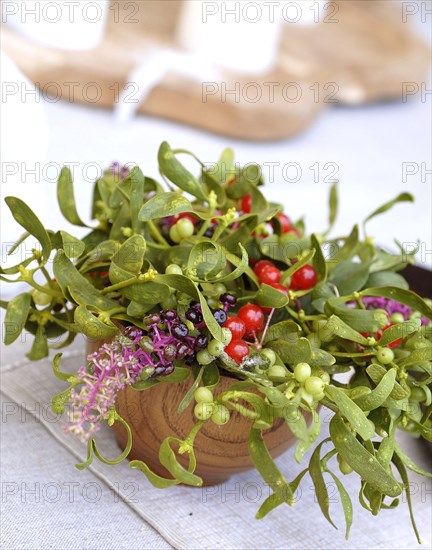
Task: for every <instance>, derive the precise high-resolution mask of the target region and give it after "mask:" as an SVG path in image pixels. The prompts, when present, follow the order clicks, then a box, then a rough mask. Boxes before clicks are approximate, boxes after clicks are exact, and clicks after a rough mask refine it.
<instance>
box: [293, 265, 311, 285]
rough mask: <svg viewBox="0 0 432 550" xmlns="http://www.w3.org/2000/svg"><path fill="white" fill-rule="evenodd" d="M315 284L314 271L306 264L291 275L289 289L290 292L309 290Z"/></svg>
mask: <svg viewBox="0 0 432 550" xmlns="http://www.w3.org/2000/svg"><path fill="white" fill-rule="evenodd" d="M316 282H317V273H316V271H315V269H314V268H313V267H312V266H311V265H310V264H306V265H304V266H303V267H301V268H300V269H299V270H297V271H296V272H295V273H294V274H293V276H292V277H291V286H290V288H291V289H292V290H309V289H310V288H312V287H313V286H315V284H316Z"/></svg>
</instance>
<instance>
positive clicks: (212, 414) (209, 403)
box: [194, 387, 230, 426]
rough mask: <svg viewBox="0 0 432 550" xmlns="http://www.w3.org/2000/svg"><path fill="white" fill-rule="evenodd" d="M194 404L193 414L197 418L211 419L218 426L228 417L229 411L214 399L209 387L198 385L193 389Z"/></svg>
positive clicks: (226, 420) (225, 421) (224, 422)
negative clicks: (198, 386)
mask: <svg viewBox="0 0 432 550" xmlns="http://www.w3.org/2000/svg"><path fill="white" fill-rule="evenodd" d="M194 398H195V401H196V405H195V408H194V414H195V416H196V418H197V419H198V420H208V419H209V418H211V420H212V421H213V422H214V423H215V424H217V425H218V426H223V425H224V424H226V423H227V422H228V421H229V419H230V412H229V410H228V409H227V408H226V407H225V405H222V404H220V403H216V402H215V401H214V397H213V393H212V391H211V390H210V389H209V388H206V387H200V388H197V389H196V390H195V393H194Z"/></svg>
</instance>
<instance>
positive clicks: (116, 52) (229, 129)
mask: <svg viewBox="0 0 432 550" xmlns="http://www.w3.org/2000/svg"><path fill="white" fill-rule="evenodd" d="M131 4H135V5H137V6H138V7H139V10H138V11H137V12H136V13H134V14H133V15H131V9H130V7H127V6H129V5H131ZM330 4H331V8H330V9H329V10H328V12H326V13H325V14H324V15H325V17H326V19H324V22H322V23H320V24H317V25H313V26H311V27H304V26H300V25H295V24H289V23H287V24H286V25H285V29H284V33H283V38H282V43H281V47H280V54H279V59H278V62H277V66H276V68H275V70H274V71H273V72H272V73H270V74H267V75H264V76H262V77H259V78H257V77H256V76H253V77H249V78H248V77H247V76H246V77H245V76H242V77H240V76H239V75H236V74H232V73H226V74H225V75H224V82H225V84H224V86H225V88H226V89H227V90H235V89H238V90H239V93H238V95H237V97H236V94H227V95H224V94H223V86H222V85H221V84H217V87H216V89H217V91H216V92H215V93H214V94H212V95H204V97H203V85H204V83H199V82H196V81H192V80H189V79H188V78H185V77H180V76H178V75H175V74H173V73H172V74H168V75H167V76H166V77H165V78H164V79H163V80H162V82H161V83H160V84H159V85H158V86H157V87H156V88H154V90H153V91H152V92H151V94H150V95H149V97H148V98H147V99H146V101H145V102H143V103H142V104H140V105H139V108H138V111H139V112H140V113H144V114H147V115H151V116H157V117H162V118H167V119H170V120H174V121H177V122H181V123H185V124H188V125H192V126H196V127H198V128H202V129H205V130H209V131H212V132H216V133H219V134H224V135H228V136H231V137H235V138H241V139H249V140H274V139H280V138H286V137H289V136H292V135H294V134H296V133H298V132H300V131H301V130H303V129H305V128H306V127H307V126H308V125H309V124H310V123H311V122H312V121H313V120H314V119H315V118H316V117H317V115H318V114H319V113H320V112H321V111H322V110H323V109H325V108H327V107H330V106H332V105H337V104H349V105H358V104H361V103H365V102H370V101H379V100H386V99H392V100H398V101H400V100H401V99H402V88H403V84H404V83H407V82H408V83H412V84H413V85H414V86H415V85H416V84H417V85H419V86H420V85H421V84H422V83H423V82H424V81H425V78H426V75H427V71H428V66H429V63H430V53H429V48H428V47H427V46H426V45H425V44H424V43H423V41H422V40H421V39H420V38H419V37H417V36H416V34H415V33H414V32H413V31H411V29H410V26H409V24H408V23H407V22H405V23H404V21H403V17H402V7H401V5H400V4H399V3H396V2H393V1H391V0H344V1H338V2H330ZM116 5H118V6H119V10H120V11H119V12H117V13H120V14H123V16H122V17H120V18H119V21H116V20H115V14H116V11H115V10H109V22H108V27H107V33H106V38H105V39H104V41H103V43H102V44H101V45H100V46H98V47H97V48H95V49H94V50H91V51H84V52H67V51H60V50H52V49H48V48H45V47H42V46H39V45H36V44H33V43H31V42H28V41H26V40H25V39H24V38H22V37H20V36H18V35H16V34H14V33H13V32H11V31H10V30H9V29H7V28H6V27H4V28H3V32H2V48H3V49H4V51H5V52H6V53H7V54H8V55H9V56H10V57H11V58H12V59H13V60H14V61H15V63H16V64H17V65H18V66H19V67H20V68H21V69H22V71H23V72H24V73H25V74H26V75H27V76H28V77H29V78H30V79H31V80H33V81H34V82H36V83H38V85H39V86H40V87H41V89H42V90H46V91H47V92H49V91H51V93H55V94H59V96H60V97H61V98H62V99H64V100H66V101H71V102H73V101H77V102H80V103H86V104H88V105H91V106H99V107H105V108H112V107H113V106H115V104H116V101H117V99H118V95H117V92H118V90H121V89H122V88H123V87H124V86H125V84H126V83H127V78H128V75H129V74H130V73H131V71H132V70H133V68H134V67H135V66H136V64H137V63H139V62H140V61H142V59H143V58H144V57H145V55H146V53H147V52H149V51H152V50H154V49H155V48H158V47H160V48H164V47H173V46H174V47H175V27H176V21H177V18H178V12H179V9H180V8H181V2H180V1H173V0H164V1H163V2H160V1H154V0H146V1H143V2H138V3H130V2H129V3H128V2H127V0H122V1H120V2H116ZM122 8H125V9H124V10H122ZM128 14H129V15H130V17H125V16H126V15H128ZM71 83H74V84H73V86H71ZM90 83H96V84H97V86H98V88H99V92H100V97H98V98H97V100H95V94H96V92H97V90H96V88H95V87H93V88H91V87H89V84H90ZM269 83H273V84H274V85H275V86H274V87H273V91H274V94H271V93H270V88H271V86H269ZM53 84H55V86H54V85H53ZM50 85H51V87H50ZM249 85H251V87H250V88H248V86H249ZM256 89H260V90H261V92H262V96H261V98H260V99H259V100H258V101H253V100H252V101H251V99H250V98H251V97H252V98H253V97H254V93H255V92H254V90H256ZM296 90H297V92H296ZM130 92H131V98H132V99H133V97H134V88H133V87H132V88H130ZM272 96H273V97H272Z"/></svg>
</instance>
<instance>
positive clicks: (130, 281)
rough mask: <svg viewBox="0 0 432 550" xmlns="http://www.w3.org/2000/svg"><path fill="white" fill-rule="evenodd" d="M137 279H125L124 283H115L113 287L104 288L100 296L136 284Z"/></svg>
mask: <svg viewBox="0 0 432 550" xmlns="http://www.w3.org/2000/svg"><path fill="white" fill-rule="evenodd" d="M138 282H139V281H138V278H137V277H132V278H131V279H126V280H125V281H120V282H119V283H116V284H115V285H110V286H106V287H105V288H104V289H102V290H101V294H108V293H109V292H114V291H115V290H119V289H121V288H126V287H127V286H131V285H135V284H137V283H138Z"/></svg>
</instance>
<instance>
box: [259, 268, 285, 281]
mask: <svg viewBox="0 0 432 550" xmlns="http://www.w3.org/2000/svg"><path fill="white" fill-rule="evenodd" d="M281 275H282V274H281V272H280V271H279V269H278V268H277V267H275V266H271V265H267V266H265V267H263V268H262V269H261V271H260V274H259V275H258V278H259V280H260V283H265V284H266V285H270V284H271V283H278V282H279V281H280V278H281Z"/></svg>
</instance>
